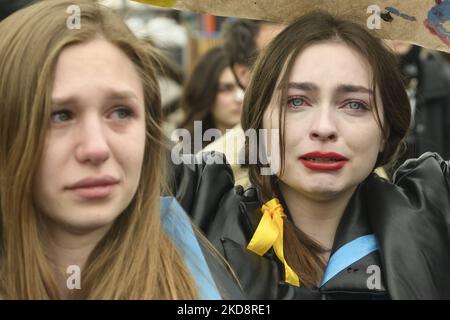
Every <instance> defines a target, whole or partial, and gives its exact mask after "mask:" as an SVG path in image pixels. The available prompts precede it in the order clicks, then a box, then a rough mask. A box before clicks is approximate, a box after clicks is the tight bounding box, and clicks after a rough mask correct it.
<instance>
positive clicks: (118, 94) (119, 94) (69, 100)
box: [51, 89, 138, 105]
mask: <svg viewBox="0 0 450 320" xmlns="http://www.w3.org/2000/svg"><path fill="white" fill-rule="evenodd" d="M105 97H106V99H111V100H126V99H134V100H138V98H137V96H136V94H135V93H134V92H133V91H130V90H115V89H110V90H108V91H107V92H106V94H105ZM79 99H80V98H79V97H78V96H77V95H72V96H66V97H64V96H62V97H53V98H52V100H51V103H52V105H69V104H76V103H77V102H78V101H79Z"/></svg>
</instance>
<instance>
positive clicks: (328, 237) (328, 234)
mask: <svg viewBox="0 0 450 320" xmlns="http://www.w3.org/2000/svg"><path fill="white" fill-rule="evenodd" d="M280 191H281V193H282V195H283V198H284V200H285V201H286V204H287V206H288V207H289V212H290V213H291V216H292V220H293V223H294V224H295V226H296V227H297V228H299V229H300V230H301V231H303V232H304V233H305V234H307V235H308V236H309V237H311V238H312V239H313V240H315V241H317V242H318V243H319V244H320V245H322V246H323V247H324V248H325V249H328V250H331V248H332V246H333V241H334V236H335V234H336V229H337V227H338V225H339V222H340V220H341V218H342V215H343V214H344V211H345V208H346V206H347V204H348V202H349V201H350V198H351V196H352V194H353V192H354V191H355V188H353V189H351V190H348V191H345V192H343V193H341V194H340V195H338V196H333V197H329V198H324V199H313V198H311V197H308V196H307V195H305V194H303V193H301V192H298V191H296V190H294V189H292V188H290V187H289V186H287V185H285V184H282V183H280ZM324 257H325V260H328V257H329V252H328V253H325V255H324Z"/></svg>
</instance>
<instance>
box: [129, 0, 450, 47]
mask: <svg viewBox="0 0 450 320" xmlns="http://www.w3.org/2000/svg"><path fill="white" fill-rule="evenodd" d="M133 1H136V2H141V3H146V4H150V5H155V6H161V7H165V8H173V9H177V10H187V11H192V12H196V13H209V14H212V15H216V16H228V17H241V18H248V19H259V20H266V21H273V22H280V23H288V22H289V21H290V20H292V19H293V18H296V17H298V16H301V15H303V14H305V13H308V12H310V11H312V10H318V9H320V10H324V11H327V12H330V13H332V14H336V15H339V16H342V17H343V18H347V19H351V20H353V21H357V22H359V23H364V24H366V25H367V27H368V28H369V29H371V30H373V32H375V33H376V34H377V35H378V36H379V37H381V38H384V39H395V40H404V41H407V42H410V43H414V44H418V45H420V46H422V47H426V48H430V49H435V50H441V51H446V52H450V0H358V1H354V0H133Z"/></svg>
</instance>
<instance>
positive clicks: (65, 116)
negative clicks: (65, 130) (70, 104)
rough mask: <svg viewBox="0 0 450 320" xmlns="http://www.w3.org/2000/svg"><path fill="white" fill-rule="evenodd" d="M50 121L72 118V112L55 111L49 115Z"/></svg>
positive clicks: (63, 120) (64, 120)
mask: <svg viewBox="0 0 450 320" xmlns="http://www.w3.org/2000/svg"><path fill="white" fill-rule="evenodd" d="M50 119H51V121H52V122H66V121H70V120H72V113H71V112H69V111H65V110H62V111H56V112H53V113H52V114H51V116H50Z"/></svg>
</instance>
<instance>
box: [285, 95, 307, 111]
mask: <svg viewBox="0 0 450 320" xmlns="http://www.w3.org/2000/svg"><path fill="white" fill-rule="evenodd" d="M304 104H305V100H304V99H303V98H299V97H295V98H289V99H288V105H289V106H290V107H292V108H294V109H295V108H298V107H301V106H303V105H304Z"/></svg>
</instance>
